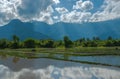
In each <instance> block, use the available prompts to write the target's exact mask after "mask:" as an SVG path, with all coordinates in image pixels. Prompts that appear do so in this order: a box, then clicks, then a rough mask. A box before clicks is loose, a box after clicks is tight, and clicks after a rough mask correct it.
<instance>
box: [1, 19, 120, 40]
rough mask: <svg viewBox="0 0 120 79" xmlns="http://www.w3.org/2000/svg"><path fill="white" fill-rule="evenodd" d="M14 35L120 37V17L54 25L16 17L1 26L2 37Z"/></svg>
mask: <svg viewBox="0 0 120 79" xmlns="http://www.w3.org/2000/svg"><path fill="white" fill-rule="evenodd" d="M13 35H17V36H18V37H19V38H20V39H21V40H24V39H26V38H34V39H53V40H61V39H63V37H64V36H68V37H69V38H70V39H71V40H77V39H80V38H90V39H91V38H93V37H99V38H101V39H106V38H107V37H109V36H111V37H113V38H115V39H119V38H120V19H115V20H109V21H101V22H89V23H81V24H77V23H64V22H58V23H55V24H53V25H49V24H46V23H44V22H37V21H33V22H22V21H20V20H18V19H15V20H12V21H11V22H10V23H8V24H6V25H4V26H1V27H0V38H6V39H9V40H11V39H12V36H13Z"/></svg>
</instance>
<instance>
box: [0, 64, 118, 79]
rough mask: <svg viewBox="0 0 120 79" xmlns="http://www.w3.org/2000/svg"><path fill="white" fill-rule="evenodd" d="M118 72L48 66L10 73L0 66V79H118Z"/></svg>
mask: <svg viewBox="0 0 120 79" xmlns="http://www.w3.org/2000/svg"><path fill="white" fill-rule="evenodd" d="M119 78H120V72H119V70H115V69H110V68H103V67H101V68H100V67H86V66H84V67H83V66H75V67H63V68H58V67H54V66H48V67H47V68H44V69H27V68H25V69H22V70H20V71H17V72H15V71H12V70H10V69H9V68H8V67H6V66H4V65H0V79H119Z"/></svg>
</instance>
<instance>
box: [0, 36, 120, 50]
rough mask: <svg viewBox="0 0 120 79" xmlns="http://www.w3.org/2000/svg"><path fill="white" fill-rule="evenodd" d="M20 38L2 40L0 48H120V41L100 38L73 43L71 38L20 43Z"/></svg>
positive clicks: (0, 40) (82, 39)
mask: <svg viewBox="0 0 120 79" xmlns="http://www.w3.org/2000/svg"><path fill="white" fill-rule="evenodd" d="M19 40H20V39H19V37H17V36H16V35H13V40H12V41H9V40H7V39H0V48H1V49H4V48H12V49H18V48H35V47H37V48H72V47H116V46H120V39H113V38H112V37H108V38H107V39H106V40H101V39H100V38H99V37H93V38H92V39H89V38H86V39H85V38H81V39H79V40H75V41H71V40H70V39H69V37H67V36H65V37H64V39H63V40H51V39H46V40H34V39H26V40H24V41H19Z"/></svg>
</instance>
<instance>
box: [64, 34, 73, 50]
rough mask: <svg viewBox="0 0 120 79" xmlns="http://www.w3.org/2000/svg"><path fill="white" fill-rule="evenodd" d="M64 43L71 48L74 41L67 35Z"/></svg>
mask: <svg viewBox="0 0 120 79" xmlns="http://www.w3.org/2000/svg"><path fill="white" fill-rule="evenodd" d="M64 45H65V48H70V47H72V45H73V43H72V41H71V40H70V39H69V38H68V37H67V36H65V37H64Z"/></svg>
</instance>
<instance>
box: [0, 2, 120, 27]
mask: <svg viewBox="0 0 120 79" xmlns="http://www.w3.org/2000/svg"><path fill="white" fill-rule="evenodd" d="M119 7H120V0H0V25H5V24H7V23H9V22H10V21H11V20H13V19H20V20H21V21H23V22H29V21H30V22H31V21H40V22H46V23H48V24H54V23H56V22H67V23H83V22H84V23H85V22H99V21H106V20H111V19H116V18H120V8H119Z"/></svg>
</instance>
